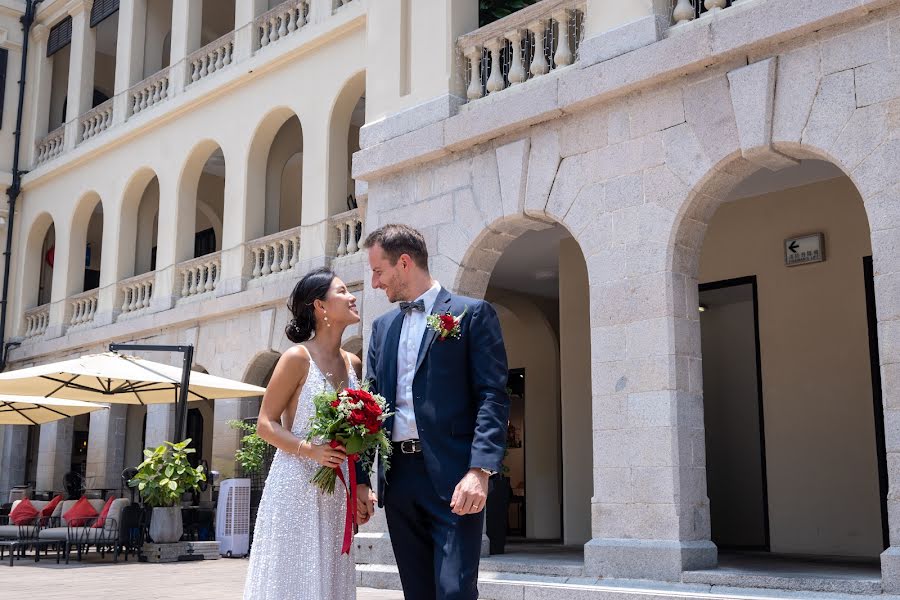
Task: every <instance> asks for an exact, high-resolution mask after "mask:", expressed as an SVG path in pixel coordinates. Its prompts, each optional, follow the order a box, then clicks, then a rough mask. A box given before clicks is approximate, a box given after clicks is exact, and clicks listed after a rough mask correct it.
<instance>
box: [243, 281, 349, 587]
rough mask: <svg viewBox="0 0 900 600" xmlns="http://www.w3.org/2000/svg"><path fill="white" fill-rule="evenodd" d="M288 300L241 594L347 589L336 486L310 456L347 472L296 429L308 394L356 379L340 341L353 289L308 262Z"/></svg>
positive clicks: (305, 420) (342, 502)
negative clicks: (270, 450)
mask: <svg viewBox="0 0 900 600" xmlns="http://www.w3.org/2000/svg"><path fill="white" fill-rule="evenodd" d="M288 308H290V310H291V313H292V314H293V317H294V318H293V319H292V320H291V322H290V323H289V324H288V326H287V328H286V329H285V333H286V334H287V337H288V338H289V339H290V340H291V341H292V342H295V343H296V345H295V346H293V347H291V348H290V349H289V350H287V351H286V352H285V353H284V354H283V355H282V356H281V358H280V359H279V361H278V364H277V365H276V366H275V371H274V372H273V373H272V379H271V381H270V383H269V385H268V388H267V389H266V394H265V396H264V397H263V401H262V406H261V408H260V411H259V420H258V424H257V432H258V433H259V435H260V437H262V438H263V439H264V440H266V441H267V442H269V443H270V444H272V445H273V446H275V447H276V448H278V450H277V452H276V453H275V459H274V460H273V462H272V467H271V468H270V470H269V476H268V478H267V479H266V487H265V490H264V491H263V495H262V501H261V502H260V505H259V512H258V514H257V517H256V529H255V533H254V537H253V548H252V550H251V553H250V568H249V571H248V572H247V581H246V584H245V586H244V600H292V599H293V600H348V599H355V598H356V584H355V567H354V563H353V559H352V557H351V555H349V554H341V545H342V542H343V539H344V526H345V518H346V510H347V498H346V494H345V493H344V492H345V490H344V488H343V486H341V484H340V483H338V486H337V487H336V488H335V493H334V494H333V495H329V494H324V493H322V492H321V491H320V490H319V488H317V487H316V486H314V485H313V484H312V483H310V479H312V477H313V474H314V473H315V472H316V470H317V469H318V468H319V467H320V466H327V467H340V468H341V469H342V470H343V472H344V477H345V481H349V478H348V477H347V463H346V458H347V457H346V453H345V452H344V449H343V448H342V447H338V448H331V447H330V446H329V445H328V444H327V443H323V440H313V443H310V442H307V441H306V434H307V432H308V431H309V420H310V417H312V416H313V413H314V407H313V403H312V398H313V396H315V395H316V394H317V393H319V392H321V391H322V390H326V389H327V390H335V389H340V388H343V387H355V386H357V385H358V381H359V377H360V369H361V367H362V365H361V363H360V361H359V359H358V358H357V357H356V356H353V355H351V354H349V353H347V352H344V351H342V350H341V335H342V334H343V332H344V329H345V328H346V327H347V326H348V325H352V324H354V323H358V322H359V312H358V311H357V310H356V298H355V297H354V296H353V295H352V294H351V293H350V292H349V291H348V290H347V286H346V285H345V284H344V282H343V281H341V280H340V279H339V278H338V277H336V276H335V275H334V273H332V272H331V271H329V270H328V269H316V270H314V271H311V272H310V273H308V274H307V275H306V276H304V277H303V279H301V280H300V281H299V282H298V283H297V285H296V287H295V288H294V291H293V293H292V294H291V298H290V301H289V303H288ZM355 508H356V507H354V512H356V511H355ZM364 518H365V517H364Z"/></svg>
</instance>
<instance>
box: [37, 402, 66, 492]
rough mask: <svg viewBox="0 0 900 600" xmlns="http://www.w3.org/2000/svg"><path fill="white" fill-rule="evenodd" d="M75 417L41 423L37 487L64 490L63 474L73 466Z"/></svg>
mask: <svg viewBox="0 0 900 600" xmlns="http://www.w3.org/2000/svg"><path fill="white" fill-rule="evenodd" d="M74 431H75V420H74V419H62V420H60V421H54V422H52V423H46V424H44V425H41V434H40V435H41V438H40V442H39V444H38V462H37V476H36V477H35V479H36V482H35V489H37V490H53V491H55V492H62V491H64V488H63V475H65V474H66V473H68V472H69V470H70V469H71V468H72V438H73V433H74Z"/></svg>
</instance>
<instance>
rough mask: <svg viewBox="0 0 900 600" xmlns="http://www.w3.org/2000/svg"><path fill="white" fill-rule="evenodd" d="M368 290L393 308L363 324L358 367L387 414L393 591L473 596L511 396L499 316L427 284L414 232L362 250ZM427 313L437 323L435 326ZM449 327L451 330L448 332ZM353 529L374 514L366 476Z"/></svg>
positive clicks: (383, 238) (383, 500)
mask: <svg viewBox="0 0 900 600" xmlns="http://www.w3.org/2000/svg"><path fill="white" fill-rule="evenodd" d="M364 248H366V250H367V251H368V254H369V265H370V266H371V268H372V287H374V288H377V289H382V290H384V291H385V293H386V294H387V297H388V300H390V301H391V302H398V301H399V302H400V304H399V306H398V308H396V309H394V310H392V311H390V312H388V313H387V314H384V315H382V316H381V317H379V318H378V319H376V320H375V322H374V323H373V325H372V333H371V337H370V338H369V353H368V359H367V360H368V362H367V371H368V377H369V379H371V380H372V383H373V387H374V389H375V390H376V391H377V392H378V393H379V394H381V395H383V396H384V397H385V399H386V400H387V401H388V403H389V406H390V409H389V410H390V411H391V412H393V413H394V416H392V417H390V418H388V420H387V421H386V423H385V427H386V430H387V432H388V436H389V437H390V438H391V440H392V442H393V454H392V456H391V461H390V470H389V471H388V472H387V475H386V476H385V473H384V472H383V471H382V470H379V472H378V474H377V477H378V488H377V489H378V490H379V495H380V498H378V502H379V505H380V506H384V509H385V514H386V516H387V522H388V529H389V531H390V536H391V543H392V545H393V548H394V556H395V557H396V559H397V566H398V568H399V571H400V581H401V582H402V584H403V594H404V596H405V597H406V598H408V599H410V600H430V599H435V600H438V599H439V600H451V599H452V600H475V598H477V597H478V589H477V587H476V584H477V579H478V561H479V558H480V555H481V533H482V529H483V524H484V517H483V515H484V505H485V501H486V499H487V493H488V478H489V477H490V476H491V475H493V474H494V473H496V472H497V471H499V470H500V464H501V462H502V461H503V454H504V449H505V445H506V426H507V421H508V417H509V397H508V396H507V394H506V380H507V366H506V349H505V347H504V345H503V337H502V334H501V332H500V323H499V321H498V320H497V314H496V313H495V312H494V309H493V308H492V307H491V305H490V304H488V303H487V302H485V301H483V300H475V299H472V298H464V297H462V296H456V295H454V294H452V293H450V291H449V290H447V289H445V288H443V287H441V285H440V284H439V283H438V282H437V281H435V280H434V279H432V278H431V275H430V274H429V272H428V248H427V247H426V245H425V238H424V237H422V234H421V233H419V232H418V231H416V230H415V229H413V228H411V227H407V226H406V225H385V226H384V227H381V228H380V229H378V230H376V231H373V232H372V233H371V234H370V235H369V236H368V238H366V241H365V243H364ZM429 315H450V316H452V317H460V316H461V318H460V319H459V320H458V322H457V321H455V320H453V319H449V318H446V317H445V318H444V320H443V325H442V324H440V322H439V320H437V319H429V318H428V316H429ZM457 324H458V328H456V327H454V326H455V325H457ZM359 476H360V480H359V481H361V482H363V483H362V484H360V487H359V489H358V491H359V498H360V502H359V503H358V506H357V508H358V516H359V521H360V523H364V522H366V521H368V520H369V518H370V517H371V515H372V512H373V511H374V500H375V495H374V494H373V493H372V491H371V490H370V486H369V485H368V483H369V478H368V474H366V473H361V472H360V473H359Z"/></svg>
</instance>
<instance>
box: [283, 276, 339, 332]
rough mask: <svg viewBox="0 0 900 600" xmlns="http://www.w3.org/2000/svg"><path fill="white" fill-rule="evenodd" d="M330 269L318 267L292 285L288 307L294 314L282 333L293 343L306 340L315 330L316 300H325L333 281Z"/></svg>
mask: <svg viewBox="0 0 900 600" xmlns="http://www.w3.org/2000/svg"><path fill="white" fill-rule="evenodd" d="M334 277H335V275H334V273H333V272H332V271H331V269H327V268H325V267H319V268H318V269H314V270H312V271H310V272H309V273H307V274H306V275H304V276H303V279H301V280H300V281H298V282H297V285H295V286H294V291H293V292H291V298H290V300H289V301H288V309H290V311H291V314H292V315H293V316H294V318H293V319H291V320H290V322H289V323H288V324H287V327H285V328H284V334H285V335H286V336H287V338H288V339H289V340H291V341H292V342H294V343H295V344H300V343H302V342H305V341H307V340H308V339H310V338H311V337H312V335H313V332H314V331H315V330H316V307H315V305H314V302H315V301H316V300H325V296H326V295H327V294H328V290H329V289H331V282H332V281H334Z"/></svg>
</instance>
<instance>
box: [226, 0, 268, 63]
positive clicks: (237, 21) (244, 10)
mask: <svg viewBox="0 0 900 600" xmlns="http://www.w3.org/2000/svg"><path fill="white" fill-rule="evenodd" d="M268 8H269V3H268V2H267V1H266V0H243V2H235V3H234V62H240V61H242V60H244V59H245V58H248V57H250V56H252V55H253V53H254V52H256V50H258V49H259V31H258V30H257V29H256V27H255V26H254V24H253V22H254V21H255V20H256V17H258V16H259V15H261V14H263V13H264V12H266V10H267V9H268Z"/></svg>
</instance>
